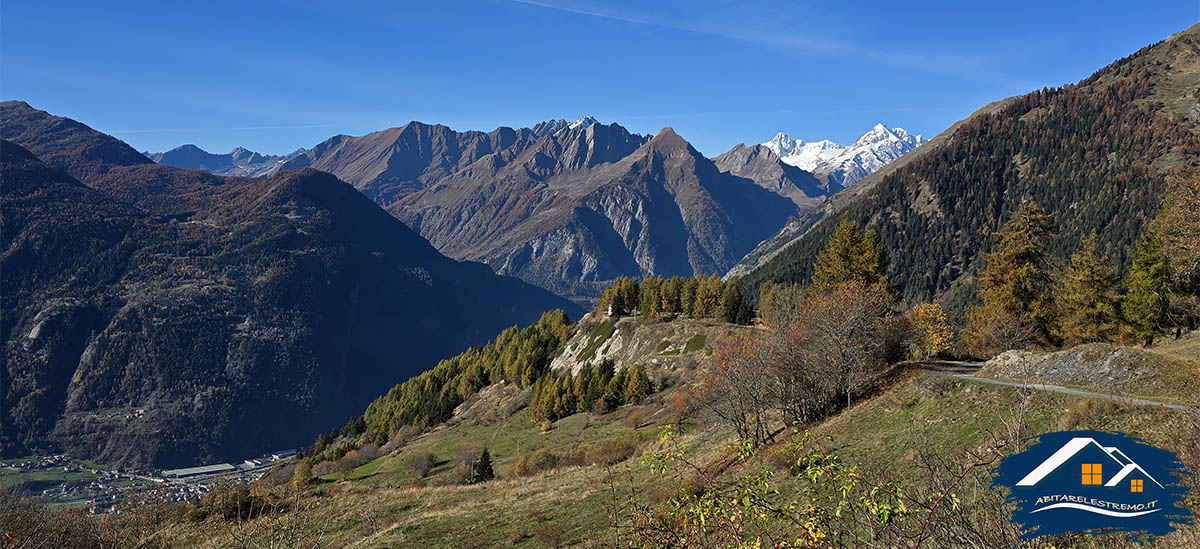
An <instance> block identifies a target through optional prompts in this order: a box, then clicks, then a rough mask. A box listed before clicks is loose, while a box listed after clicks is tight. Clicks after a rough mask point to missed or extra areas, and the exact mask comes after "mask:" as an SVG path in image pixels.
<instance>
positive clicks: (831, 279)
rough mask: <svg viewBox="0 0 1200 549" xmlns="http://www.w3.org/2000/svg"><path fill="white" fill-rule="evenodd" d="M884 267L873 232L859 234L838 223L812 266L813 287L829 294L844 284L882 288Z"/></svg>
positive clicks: (852, 226) (847, 224) (855, 228)
mask: <svg viewBox="0 0 1200 549" xmlns="http://www.w3.org/2000/svg"><path fill="white" fill-rule="evenodd" d="M886 272H887V264H886V262H885V260H884V257H883V247H882V246H880V244H879V239H878V238H876V236H875V231H866V232H863V231H862V229H860V228H859V227H858V226H857V225H855V224H853V223H851V222H850V221H842V223H841V224H840V225H838V227H837V229H835V230H834V231H833V236H831V237H830V238H829V244H827V245H826V246H825V249H824V250H823V251H822V252H821V253H820V254H819V255H818V256H817V259H816V262H815V263H813V276H812V282H813V287H814V288H816V289H818V290H820V291H829V290H832V289H834V288H836V287H838V286H841V285H842V284H845V283H847V282H861V283H862V284H864V285H867V286H878V287H880V288H886V287H887V285H888V280H887V274H886Z"/></svg>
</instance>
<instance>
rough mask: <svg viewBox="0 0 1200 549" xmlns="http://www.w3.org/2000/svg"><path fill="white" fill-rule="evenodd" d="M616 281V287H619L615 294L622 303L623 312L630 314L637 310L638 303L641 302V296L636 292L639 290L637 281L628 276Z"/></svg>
mask: <svg viewBox="0 0 1200 549" xmlns="http://www.w3.org/2000/svg"><path fill="white" fill-rule="evenodd" d="M618 281H619V282H618V287H619V288H620V289H619V290H618V291H617V295H618V296H619V297H620V298H621V301H622V302H623V303H624V309H625V314H632V313H633V312H634V311H636V310H637V308H638V305H640V304H641V300H642V298H641V296H640V295H639V294H638V292H639V291H640V288H639V287H638V283H637V282H635V281H634V280H633V279H632V278H629V277H621V278H620V279H618Z"/></svg>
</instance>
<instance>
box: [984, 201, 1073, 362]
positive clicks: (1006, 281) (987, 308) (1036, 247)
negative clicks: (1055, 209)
mask: <svg viewBox="0 0 1200 549" xmlns="http://www.w3.org/2000/svg"><path fill="white" fill-rule="evenodd" d="M999 234H1000V242H999V243H998V244H996V247H995V249H994V250H993V251H992V252H991V253H986V254H984V255H983V258H984V261H986V262H987V266H986V267H984V270H983V274H981V275H980V276H979V279H978V282H977V284H978V286H979V298H980V300H981V301H982V302H983V304H982V305H980V306H978V307H974V308H972V309H971V310H969V311H968V312H967V316H968V318H969V320H970V325H971V327H970V329H969V330H968V335H969V336H970V338H971V339H972V340H973V342H974V346H975V347H976V349H977V350H978V351H980V352H981V353H984V354H987V353H990V352H995V351H1003V350H1006V349H1010V348H1015V347H1024V346H1027V345H1028V344H1029V343H1031V341H1029V340H1033V341H1042V342H1048V341H1050V339H1051V338H1052V335H1053V334H1052V332H1051V328H1052V326H1053V322H1052V320H1053V315H1054V307H1053V305H1054V304H1053V300H1052V299H1053V296H1052V293H1051V291H1052V285H1053V280H1052V277H1051V272H1052V270H1053V265H1052V262H1051V260H1050V255H1049V254H1048V253H1047V251H1046V248H1047V246H1048V245H1049V241H1050V237H1051V236H1052V235H1053V234H1054V227H1053V225H1052V224H1051V217H1050V216H1049V215H1047V214H1045V213H1044V212H1043V211H1042V209H1041V208H1040V207H1038V206H1037V204H1034V203H1031V202H1027V203H1025V204H1022V205H1021V207H1020V208H1018V209H1017V211H1015V212H1013V214H1012V216H1011V217H1010V218H1009V220H1008V222H1007V223H1005V224H1004V227H1002V228H1001V229H1000V233H999Z"/></svg>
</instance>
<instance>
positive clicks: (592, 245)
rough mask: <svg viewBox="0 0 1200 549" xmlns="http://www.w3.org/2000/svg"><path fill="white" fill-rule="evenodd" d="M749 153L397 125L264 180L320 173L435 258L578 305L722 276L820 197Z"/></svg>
mask: <svg viewBox="0 0 1200 549" xmlns="http://www.w3.org/2000/svg"><path fill="white" fill-rule="evenodd" d="M763 151H765V153H766V154H765V155H762V154H756V155H753V158H751V157H743V156H739V155H730V156H729V157H728V158H726V159H725V161H723V163H722V164H721V165H720V166H718V165H716V164H714V162H713V161H712V160H710V159H708V158H705V157H704V156H703V155H702V154H700V153H699V152H697V151H696V150H695V149H694V148H693V147H691V145H690V144H689V143H688V142H687V141H686V140H685V139H683V138H682V137H680V136H679V135H677V134H676V133H675V132H674V131H673V130H670V129H669V128H668V129H664V130H663V131H662V132H659V134H658V135H656V136H653V137H651V136H648V135H640V134H636V133H632V132H630V131H629V130H627V129H626V128H624V127H622V126H621V125H619V124H616V123H609V124H604V123H601V122H599V121H598V120H596V119H595V118H594V117H591V116H585V117H582V118H579V119H577V120H575V121H574V122H568V121H567V120H562V119H559V120H548V121H545V122H542V123H539V124H537V125H535V126H534V127H532V128H518V129H513V128H508V127H501V128H497V129H495V130H492V131H490V132H486V133H484V132H480V131H461V132H460V131H455V130H452V129H450V128H448V127H446V126H442V125H433V124H424V123H421V122H410V123H408V124H405V125H404V126H401V127H398V128H390V129H387V130H382V131H378V132H373V133H370V134H367V135H363V136H347V135H339V136H335V137H333V138H331V139H329V140H327V141H325V142H323V143H321V144H318V145H316V146H314V147H312V148H311V149H309V150H308V151H306V152H305V153H304V154H302V155H299V156H297V157H296V158H293V159H292V160H290V161H288V162H284V163H283V164H281V165H280V167H279V168H278V170H277V171H283V170H288V169H294V168H298V167H302V166H312V167H315V168H318V169H321V170H325V171H329V172H331V173H333V174H334V175H337V176H338V177H340V178H342V179H344V180H345V181H347V182H349V183H351V184H352V185H354V186H355V187H356V188H358V189H359V190H360V191H362V192H363V193H364V194H366V195H367V196H368V197H370V198H371V199H372V200H374V201H376V202H377V203H378V204H380V205H381V206H383V207H384V208H385V209H386V210H387V211H388V212H390V213H391V214H392V215H394V216H396V217H397V218H399V219H401V220H402V221H404V222H405V223H407V224H408V225H409V226H410V227H412V228H413V229H414V230H416V231H418V232H419V233H420V234H421V235H422V236H424V237H425V238H427V239H429V241H430V242H431V243H433V245H434V246H436V247H437V248H438V250H439V251H441V252H442V253H444V254H446V255H448V256H450V257H453V258H455V259H461V260H470V261H480V262H483V263H486V264H488V265H489V266H491V267H492V269H493V270H495V271H496V272H497V273H500V274H506V275H512V276H516V277H519V278H521V279H522V280H525V281H526V282H530V283H532V284H536V285H538V286H541V287H543V288H546V289H549V290H551V291H553V292H556V293H558V294H559V295H563V296H567V297H569V298H571V299H573V300H576V301H577V302H580V303H588V302H590V301H591V300H593V299H595V298H596V297H598V296H599V292H600V291H601V290H602V289H603V288H604V287H605V286H607V285H608V284H609V283H610V282H611V281H612V280H613V279H615V278H617V277H620V276H633V277H643V276H651V275H656V274H662V275H667V276H670V275H674V274H680V275H693V274H709V273H718V274H720V273H724V272H725V271H726V270H727V269H728V268H729V267H730V266H731V265H733V263H734V262H736V261H737V260H738V259H739V258H741V257H742V255H743V254H745V253H746V252H747V251H749V250H750V249H752V248H753V247H754V246H755V245H756V244H757V243H758V242H759V241H761V240H762V239H763V238H766V237H767V236H770V235H771V234H773V233H774V232H775V231H776V230H778V229H779V227H780V226H782V225H783V224H784V223H785V222H786V221H787V220H788V219H789V218H791V217H794V216H796V215H798V214H799V213H801V212H803V211H804V210H806V209H808V208H811V207H812V206H813V205H814V204H816V203H819V201H820V200H821V199H822V198H823V197H824V195H825V194H828V188H821V186H822V185H823V183H822V182H820V181H817V180H816V179H815V178H813V177H812V175H811V174H808V173H806V172H803V171H802V170H799V169H797V168H795V167H793V166H788V165H785V164H781V163H779V161H778V159H777V158H775V157H774V156H772V155H771V153H770V151H766V149H763ZM734 157H737V158H736V159H735V158H734ZM772 159H773V160H772ZM772 164H774V166H772ZM826 187H827V186H826Z"/></svg>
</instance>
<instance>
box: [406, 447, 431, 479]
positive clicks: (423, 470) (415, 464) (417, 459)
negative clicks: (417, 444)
mask: <svg viewBox="0 0 1200 549" xmlns="http://www.w3.org/2000/svg"><path fill="white" fill-rule="evenodd" d="M408 466H409V467H410V468H411V469H412V473H413V478H415V479H416V480H421V479H423V478H425V475H428V474H429V470H430V469H433V454H431V453H429V452H417V453H415V454H413V456H412V457H411V458H409V459H408Z"/></svg>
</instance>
